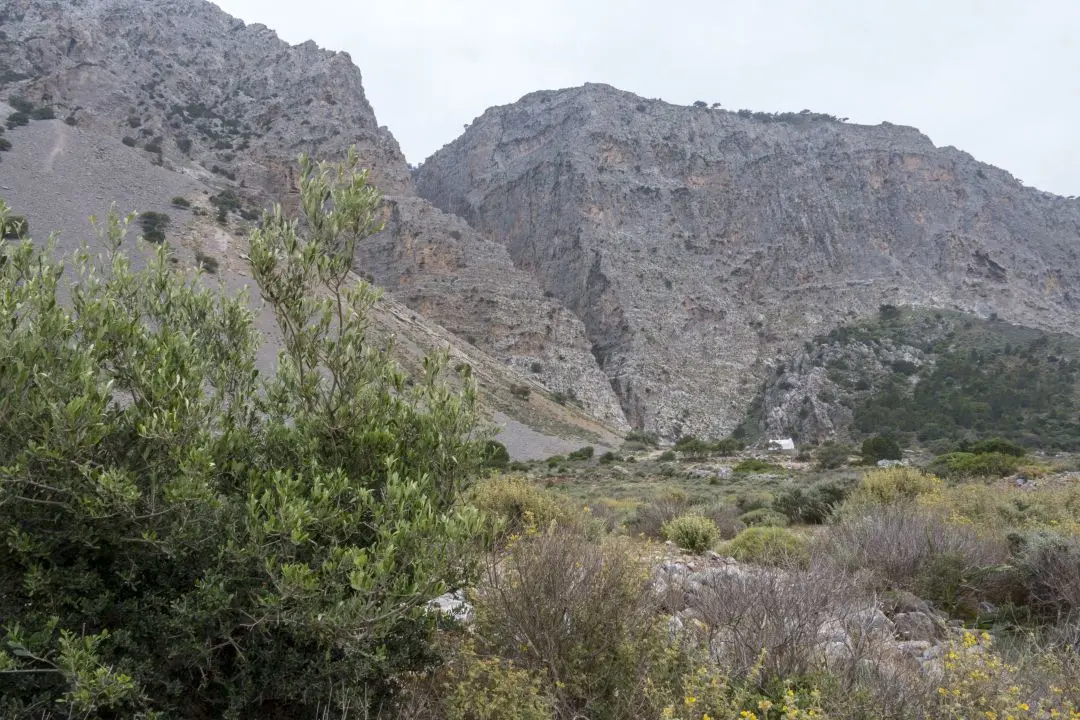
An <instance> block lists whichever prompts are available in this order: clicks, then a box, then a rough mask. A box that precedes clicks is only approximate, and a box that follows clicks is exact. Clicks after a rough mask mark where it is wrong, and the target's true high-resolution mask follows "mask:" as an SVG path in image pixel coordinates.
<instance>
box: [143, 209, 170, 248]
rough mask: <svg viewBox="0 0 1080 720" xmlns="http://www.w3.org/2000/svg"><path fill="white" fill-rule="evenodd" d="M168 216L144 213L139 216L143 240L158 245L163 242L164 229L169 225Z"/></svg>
mask: <svg viewBox="0 0 1080 720" xmlns="http://www.w3.org/2000/svg"><path fill="white" fill-rule="evenodd" d="M169 220H170V218H169V216H168V215H166V214H165V213H159V212H144V213H142V214H141V215H139V225H140V227H142V231H143V239H144V240H146V241H147V242H152V243H154V244H155V245H160V244H161V243H163V242H165V228H166V227H168V225H169Z"/></svg>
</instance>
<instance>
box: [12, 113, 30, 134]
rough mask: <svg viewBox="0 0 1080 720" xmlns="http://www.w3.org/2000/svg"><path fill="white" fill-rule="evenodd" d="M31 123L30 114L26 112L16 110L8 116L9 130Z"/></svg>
mask: <svg viewBox="0 0 1080 720" xmlns="http://www.w3.org/2000/svg"><path fill="white" fill-rule="evenodd" d="M29 124H30V116H29V115H27V114H26V113H24V112H14V113H11V114H10V115H8V117H7V127H8V130H13V129H15V128H17V127H21V126H23V125H29Z"/></svg>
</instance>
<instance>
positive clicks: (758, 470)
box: [732, 458, 784, 475]
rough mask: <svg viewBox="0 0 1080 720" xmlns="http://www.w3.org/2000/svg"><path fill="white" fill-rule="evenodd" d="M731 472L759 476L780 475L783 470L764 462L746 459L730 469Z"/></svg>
mask: <svg viewBox="0 0 1080 720" xmlns="http://www.w3.org/2000/svg"><path fill="white" fill-rule="evenodd" d="M732 471H733V472H737V473H743V474H746V475H759V474H763V473H782V472H784V468H782V467H780V466H779V465H774V464H773V463H771V462H766V461H765V460H757V459H755V458H747V459H746V460H743V461H742V462H740V463H739V464H738V465H736V466H735V467H734V468H732Z"/></svg>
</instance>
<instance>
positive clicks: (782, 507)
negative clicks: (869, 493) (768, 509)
mask: <svg viewBox="0 0 1080 720" xmlns="http://www.w3.org/2000/svg"><path fill="white" fill-rule="evenodd" d="M855 484H856V483H855V481H854V480H846V479H843V480H823V481H821V482H818V483H815V484H813V485H811V486H810V487H792V488H787V489H785V490H783V491H782V492H780V493H779V494H778V495H777V496H776V499H775V500H773V503H772V504H773V508H774V509H775V510H777V511H778V512H781V513H783V514H784V515H786V516H787V517H788V519H789V520H791V522H797V523H806V524H808V525H818V524H821V523H823V522H825V521H826V520H828V518H829V516H831V515H832V513H833V511H834V510H835V509H836V508H838V507H840V505H841V504H843V502H844V500H845V499H846V498H847V496H848V495H849V494H850V493H851V491H852V490H853V488H854V486H855Z"/></svg>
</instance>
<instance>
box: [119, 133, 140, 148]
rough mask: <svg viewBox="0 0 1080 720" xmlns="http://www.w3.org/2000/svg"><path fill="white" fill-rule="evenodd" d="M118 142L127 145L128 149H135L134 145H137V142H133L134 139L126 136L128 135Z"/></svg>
mask: <svg viewBox="0 0 1080 720" xmlns="http://www.w3.org/2000/svg"><path fill="white" fill-rule="evenodd" d="M120 142H122V143H124V144H125V145H127V146H128V147H135V145H136V143H137V141H136V140H135V138H133V137H130V136H128V135H125V136H124V137H122V138H121V139H120Z"/></svg>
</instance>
